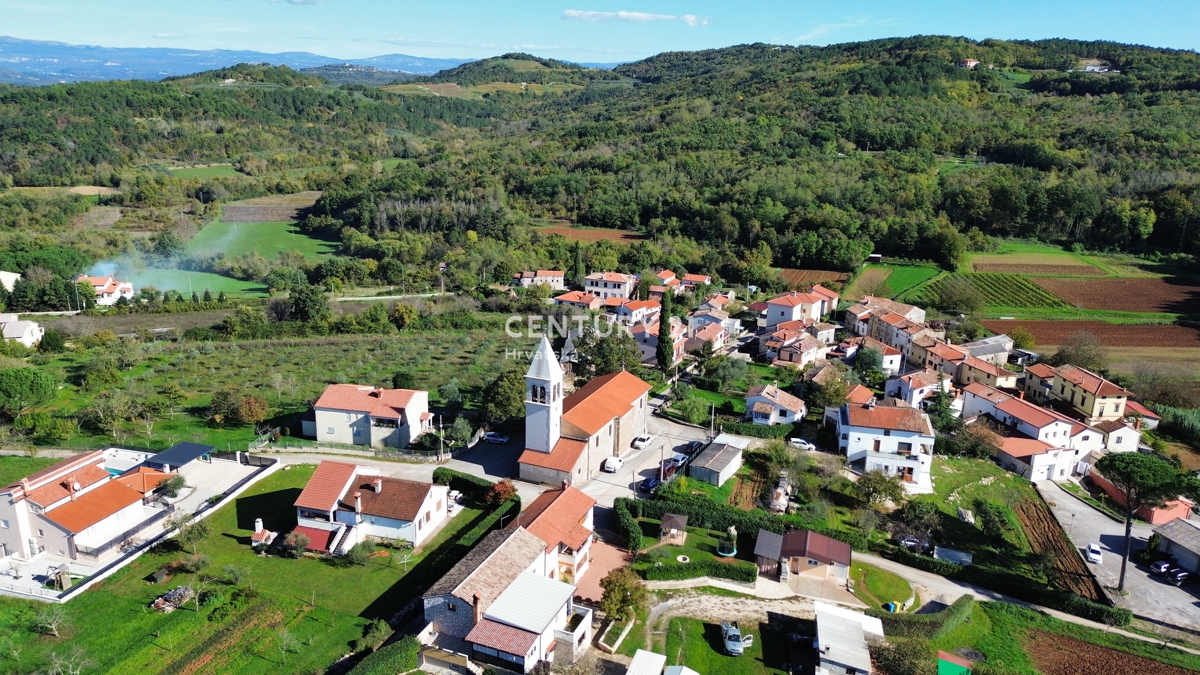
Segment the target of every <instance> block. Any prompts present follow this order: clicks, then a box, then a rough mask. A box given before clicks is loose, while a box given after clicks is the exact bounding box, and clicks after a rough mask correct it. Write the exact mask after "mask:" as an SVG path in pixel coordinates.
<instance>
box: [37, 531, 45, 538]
mask: <svg viewBox="0 0 1200 675" xmlns="http://www.w3.org/2000/svg"><path fill="white" fill-rule="evenodd" d="M38 536H39V537H44V536H46V531H45V530H38Z"/></svg>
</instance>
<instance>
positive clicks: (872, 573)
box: [850, 562, 913, 607]
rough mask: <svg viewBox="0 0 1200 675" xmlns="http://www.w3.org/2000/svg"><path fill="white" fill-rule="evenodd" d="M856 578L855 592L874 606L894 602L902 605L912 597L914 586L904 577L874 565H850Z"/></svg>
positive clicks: (852, 575) (860, 598)
mask: <svg viewBox="0 0 1200 675" xmlns="http://www.w3.org/2000/svg"><path fill="white" fill-rule="evenodd" d="M850 576H851V578H853V579H854V594H855V595H857V596H858V599H859V600H862V601H863V602H866V603H868V604H870V605H871V606H873V607H882V606H883V605H884V604H885V603H888V602H894V603H896V604H897V605H900V604H902V603H904V602H907V601H908V599H909V598H911V597H912V594H913V592H912V586H910V585H909V583H908V582H907V581H905V580H904V577H901V576H900V575H898V574H894V573H892V572H889V571H887V570H883V569H880V568H878V567H875V566H874V565H868V564H866V563H861V562H856V563H854V564H853V565H852V566H851V567H850Z"/></svg>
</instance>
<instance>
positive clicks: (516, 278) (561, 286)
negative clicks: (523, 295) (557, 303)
mask: <svg viewBox="0 0 1200 675" xmlns="http://www.w3.org/2000/svg"><path fill="white" fill-rule="evenodd" d="M513 285H514V286H520V287H522V288H532V287H534V286H549V287H550V288H552V289H554V290H556V291H565V290H567V275H566V274H564V273H563V272H561V271H559V270H538V271H536V272H530V271H529V270H525V271H524V272H518V273H517V274H514V275H513Z"/></svg>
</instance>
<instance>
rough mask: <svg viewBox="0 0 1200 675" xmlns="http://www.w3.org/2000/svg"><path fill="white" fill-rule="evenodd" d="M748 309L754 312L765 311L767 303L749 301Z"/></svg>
mask: <svg viewBox="0 0 1200 675" xmlns="http://www.w3.org/2000/svg"><path fill="white" fill-rule="evenodd" d="M750 309H752V310H754V311H755V312H765V311H766V309H767V303H765V302H752V303H750Z"/></svg>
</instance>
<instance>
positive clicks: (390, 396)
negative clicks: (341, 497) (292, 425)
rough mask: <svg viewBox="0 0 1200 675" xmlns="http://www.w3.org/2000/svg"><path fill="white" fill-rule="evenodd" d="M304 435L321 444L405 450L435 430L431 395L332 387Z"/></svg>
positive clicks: (306, 423)
mask: <svg viewBox="0 0 1200 675" xmlns="http://www.w3.org/2000/svg"><path fill="white" fill-rule="evenodd" d="M313 418H314V419H312V420H306V421H304V423H303V427H304V433H305V435H308V436H314V437H316V439H317V441H318V442H324V443H344V444H347V445H368V446H371V447H377V448H381V447H389V448H405V447H408V445H409V444H411V443H412V442H413V441H415V440H416V439H417V438H418V437H419V436H420V435H421V434H423V433H425V432H426V431H429V430H430V429H432V428H433V415H432V414H430V412H429V392H427V391H422V390H420V389H383V388H381V387H368V386H362V385H357V384H331V385H329V386H328V387H325V391H324V393H322V394H321V397H320V398H318V399H317V402H316V403H314V404H313Z"/></svg>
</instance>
